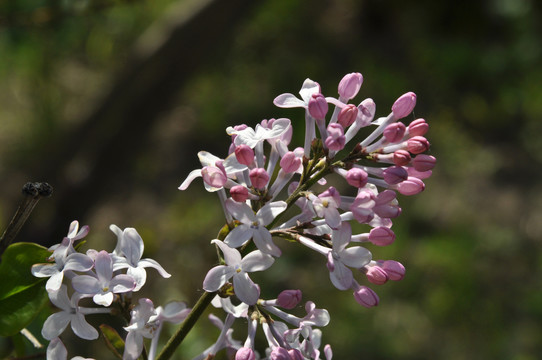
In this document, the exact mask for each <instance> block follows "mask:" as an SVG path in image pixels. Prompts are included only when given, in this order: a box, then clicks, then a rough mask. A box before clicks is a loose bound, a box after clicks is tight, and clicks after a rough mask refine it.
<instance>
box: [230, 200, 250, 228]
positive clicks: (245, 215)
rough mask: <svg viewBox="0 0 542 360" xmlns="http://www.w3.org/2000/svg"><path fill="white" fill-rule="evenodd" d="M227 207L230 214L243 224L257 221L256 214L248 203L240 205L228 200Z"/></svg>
mask: <svg viewBox="0 0 542 360" xmlns="http://www.w3.org/2000/svg"><path fill="white" fill-rule="evenodd" d="M225 205H226V209H228V211H229V212H230V214H232V216H233V217H234V218H236V219H237V220H239V221H240V222H241V223H243V224H252V223H253V222H255V221H257V218H256V215H254V212H253V211H252V209H251V208H250V206H248V205H247V204H246V203H239V202H237V201H233V200H232V199H227V200H226V202H225Z"/></svg>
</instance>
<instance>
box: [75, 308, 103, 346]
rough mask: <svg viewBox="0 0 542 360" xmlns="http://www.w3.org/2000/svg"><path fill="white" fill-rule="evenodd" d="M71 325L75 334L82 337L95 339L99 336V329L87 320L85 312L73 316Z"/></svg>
mask: <svg viewBox="0 0 542 360" xmlns="http://www.w3.org/2000/svg"><path fill="white" fill-rule="evenodd" d="M71 326H72V330H73V332H74V333H75V335H77V336H79V337H80V338H81V339H85V340H95V339H97V338H98V331H97V330H96V329H95V328H93V327H92V326H91V325H90V324H89V323H88V322H87V321H86V320H85V317H84V316H83V314H76V315H75V316H73V317H72V321H71Z"/></svg>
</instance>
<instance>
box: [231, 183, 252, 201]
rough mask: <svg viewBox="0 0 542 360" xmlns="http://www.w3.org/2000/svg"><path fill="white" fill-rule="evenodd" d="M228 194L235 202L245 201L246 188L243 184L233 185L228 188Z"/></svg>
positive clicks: (246, 195) (246, 197)
mask: <svg viewBox="0 0 542 360" xmlns="http://www.w3.org/2000/svg"><path fill="white" fill-rule="evenodd" d="M230 196H231V197H232V198H233V200H235V201H237V202H245V201H247V199H248V189H247V188H246V187H244V186H243V185H235V186H233V187H232V188H231V189H230Z"/></svg>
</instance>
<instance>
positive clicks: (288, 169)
mask: <svg viewBox="0 0 542 360" xmlns="http://www.w3.org/2000/svg"><path fill="white" fill-rule="evenodd" d="M300 166H301V159H300V158H299V157H297V156H296V155H295V153H294V152H293V151H288V152H287V153H286V154H284V156H283V157H282V159H280V167H281V168H282V171H284V172H285V173H287V174H289V173H293V172H294V171H297V169H299V167H300Z"/></svg>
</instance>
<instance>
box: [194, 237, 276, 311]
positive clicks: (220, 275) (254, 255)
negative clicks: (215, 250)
mask: <svg viewBox="0 0 542 360" xmlns="http://www.w3.org/2000/svg"><path fill="white" fill-rule="evenodd" d="M211 243H213V244H215V245H217V246H218V247H219V248H220V250H222V253H223V254H224V261H225V263H226V265H218V266H215V267H214V268H212V269H211V270H209V272H208V273H207V275H206V276H205V280H203V289H204V290H205V291H208V292H214V291H217V290H218V289H220V288H221V287H222V286H223V285H224V284H225V283H226V282H227V281H228V280H229V279H231V278H233V288H234V291H235V295H237V297H238V298H239V300H241V301H242V302H244V303H246V304H248V305H254V304H256V302H257V301H258V298H259V297H260V288H259V287H258V285H256V284H255V283H254V282H253V281H252V280H251V279H250V277H249V276H248V273H249V272H254V271H263V270H266V269H267V268H269V267H270V266H271V265H272V264H273V262H274V261H275V259H274V258H273V257H272V256H271V255H267V254H264V253H263V252H261V251H260V250H255V251H252V252H251V253H249V254H247V255H246V256H245V257H244V258H241V253H240V252H239V251H237V250H236V249H232V248H230V247H229V246H228V245H226V244H225V243H223V242H222V241H220V240H217V239H215V240H213V241H211Z"/></svg>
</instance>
